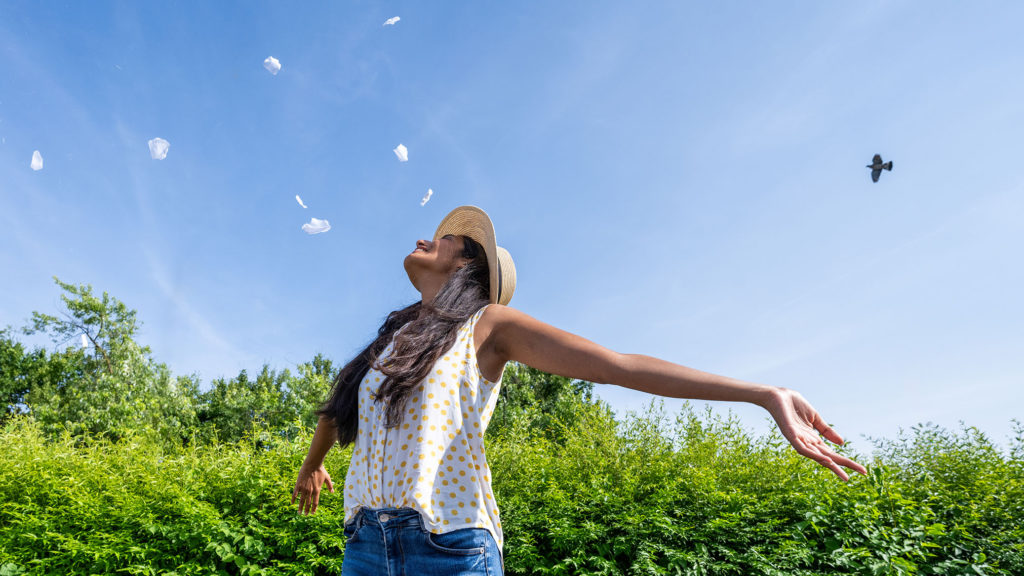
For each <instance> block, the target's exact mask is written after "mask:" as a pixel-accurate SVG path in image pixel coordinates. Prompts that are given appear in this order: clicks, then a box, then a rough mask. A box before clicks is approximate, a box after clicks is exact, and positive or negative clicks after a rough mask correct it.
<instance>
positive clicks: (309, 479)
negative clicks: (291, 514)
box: [292, 416, 338, 514]
mask: <svg viewBox="0 0 1024 576" xmlns="http://www.w3.org/2000/svg"><path fill="white" fill-rule="evenodd" d="M337 441H338V429H337V428H335V427H334V424H332V423H331V421H330V420H329V419H328V418H325V417H324V416H321V417H320V420H319V421H318V422H317V424H316V431H315V432H313V441H312V442H310V445H309V452H307V453H306V459H305V460H304V461H303V462H302V467H301V468H299V477H298V479H297V480H296V481H295V488H294V489H292V504H295V501H296V500H298V501H299V514H312V513H313V512H316V509H317V507H318V506H319V505H320V489H321V488H323V486H324V484H327V489H328V490H330V491H331V492H334V482H331V475H330V474H328V473H327V469H326V468H324V458H325V457H326V456H327V452H329V451H330V450H331V447H332V446H334V443H335V442H337Z"/></svg>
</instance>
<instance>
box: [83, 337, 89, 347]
mask: <svg viewBox="0 0 1024 576" xmlns="http://www.w3.org/2000/svg"><path fill="white" fill-rule="evenodd" d="M88 347H89V339H88V338H86V337H85V334H82V350H85V349H86V348H88Z"/></svg>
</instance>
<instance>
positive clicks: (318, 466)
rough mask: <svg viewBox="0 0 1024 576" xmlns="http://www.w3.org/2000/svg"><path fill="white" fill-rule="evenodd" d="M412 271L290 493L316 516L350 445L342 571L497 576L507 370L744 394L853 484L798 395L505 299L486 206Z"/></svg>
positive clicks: (443, 227)
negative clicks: (494, 450) (498, 416)
mask: <svg viewBox="0 0 1024 576" xmlns="http://www.w3.org/2000/svg"><path fill="white" fill-rule="evenodd" d="M405 270H406V273H407V274H408V276H409V280H410V281H412V284H413V286H415V287H416V289H417V290H419V292H420V294H421V296H422V300H421V301H420V302H416V303H414V304H412V305H410V306H408V307H406V308H403V309H401V310H396V311H394V312H392V313H391V314H390V315H388V318H387V320H386V321H385V322H384V324H383V325H382V326H381V327H380V329H379V330H378V332H377V338H376V340H374V341H373V342H372V343H371V344H370V345H369V346H368V347H367V348H366V349H365V350H363V351H362V352H361V353H360V354H359V355H358V356H356V357H355V359H353V360H352V361H351V362H349V363H348V364H347V365H346V366H345V367H344V368H343V369H342V370H341V372H340V373H339V374H338V376H337V378H336V379H335V381H334V387H333V390H332V393H331V397H330V399H329V400H328V401H327V403H326V404H325V405H324V406H323V408H322V409H321V410H320V412H319V414H320V420H319V423H318V424H317V428H316V432H315V433H314V434H313V441H312V445H311V446H310V449H309V453H308V454H307V456H306V459H305V462H303V464H302V468H301V469H300V470H299V477H298V481H297V482H296V483H295V490H294V491H293V493H292V503H293V504H294V503H295V501H296V500H298V501H299V511H300V513H305V514H309V513H312V512H315V511H316V508H317V504H318V502H319V495H320V490H321V488H322V487H323V485H324V484H326V485H327V487H328V489H330V491H331V492H333V491H334V485H333V483H332V482H331V477H330V475H329V474H328V473H327V471H326V470H325V469H324V467H323V460H324V456H326V454H327V452H328V450H330V448H331V447H332V446H333V445H334V443H335V442H337V443H339V444H341V445H342V446H345V445H347V444H349V443H354V444H355V446H354V448H353V452H352V461H351V464H350V466H349V470H348V475H347V476H346V479H345V486H344V495H345V496H344V498H345V535H346V536H347V542H346V547H345V559H344V562H343V567H342V573H343V574H345V575H346V576H348V575H362V574H368V575H369V574H501V573H502V571H503V570H502V557H501V547H502V530H501V521H500V519H499V515H498V508H497V505H496V503H495V501H494V494H493V493H492V491H491V478H490V469H489V468H488V465H487V460H486V458H485V454H484V445H483V436H484V431H485V430H486V428H487V423H488V421H489V420H490V416H491V413H492V412H493V410H494V406H495V404H496V403H497V400H498V389H499V386H500V382H501V376H502V373H503V371H504V367H505V364H506V363H507V362H509V361H515V362H521V363H523V364H526V365H528V366H532V367H534V368H537V369H539V370H542V371H544V372H549V373H552V374H558V375H561V376H568V377H570V378H578V379H581V380H588V381H590V382H597V383H608V384H618V385H620V386H626V387H629V388H633V389H636V390H642V391H644V392H650V393H652V394H658V395H661V396H670V397H674V398H694V399H700V400H727V401H740V402H751V403H754V404H757V405H759V406H762V407H763V408H765V409H766V410H768V412H769V413H770V414H771V415H772V417H773V418H774V419H775V422H776V423H777V424H778V426H779V429H780V430H781V432H782V434H783V435H784V436H785V437H786V439H788V440H789V442H790V443H791V444H792V445H793V447H794V448H796V450H797V452H799V453H800V454H802V455H804V456H806V457H808V458H810V459H812V460H814V461H816V462H818V463H819V464H821V465H823V466H825V467H827V468H829V469H830V470H832V471H833V472H835V473H836V474H837V475H838V476H839V477H840V478H842V479H843V480H848V479H849V477H848V476H847V474H846V472H845V471H844V470H843V469H842V467H847V468H850V469H852V470H855V471H857V472H859V473H861V474H866V470H865V469H864V467H863V466H861V465H860V464H857V463H856V462H854V461H852V460H850V459H848V458H845V457H843V456H841V455H839V454H836V453H835V452H834V451H833V450H832V449H831V448H830V447H829V446H828V445H826V444H825V442H823V441H822V439H821V436H819V434H820V435H823V436H824V437H825V438H826V439H828V440H830V441H832V442H834V443H836V444H842V443H843V440H842V438H840V437H839V435H838V434H836V433H835V432H834V431H833V430H832V429H831V428H830V427H829V426H828V425H826V424H825V421H824V420H823V419H822V418H821V416H819V415H818V413H817V412H816V411H815V410H814V408H812V407H811V405H810V404H809V403H807V401H806V400H804V399H803V397H801V396H800V394H798V393H797V392H794V391H792V390H787V389H785V388H777V387H773V386H764V385H758V384H751V383H747V382H742V381H739V380H734V379H731V378H726V377H723V376H716V375H714V374H708V373H706V372H701V371H698V370H694V369H692V368H686V367H684V366H680V365H677V364H672V363H671V362H666V361H664V360H659V359H657V358H651V357H649V356H641V355H635V354H619V353H616V352H613V351H611V350H608V349H607V348H603V347H601V346H599V345H597V344H595V343H593V342H590V341H588V340H586V339H584V338H581V337H579V336H576V335H574V334H570V333H568V332H564V331H562V330H559V329H557V328H555V327H553V326H549V325H547V324H545V323H543V322H540V321H539V320H535V319H533V318H531V317H529V316H527V315H526V314H523V313H522V312H519V311H517V310H515V309H513V308H509V307H507V306H505V305H506V304H508V302H509V300H510V299H511V298H512V293H513V292H514V291H515V281H516V275H515V267H514V265H513V263H512V257H511V256H510V255H509V253H508V251H506V250H505V249H504V248H501V247H499V246H498V245H497V243H496V240H495V235H494V227H493V225H492V224H491V220H490V219H489V218H488V217H487V214H485V213H484V212H483V210H480V209H479V208H476V207H473V206H462V207H459V208H456V209H455V210H453V211H452V212H451V213H449V214H448V215H447V216H446V217H445V218H444V220H443V221H442V222H441V224H440V225H439V226H438V228H437V231H436V232H435V233H434V239H433V241H431V242H427V241H425V240H419V241H417V242H416V249H415V250H414V251H413V252H412V253H411V254H409V255H408V256H406V257H405Z"/></svg>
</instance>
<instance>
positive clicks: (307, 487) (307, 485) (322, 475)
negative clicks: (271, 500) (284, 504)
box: [292, 464, 334, 515]
mask: <svg viewBox="0 0 1024 576" xmlns="http://www.w3.org/2000/svg"><path fill="white" fill-rule="evenodd" d="M324 483H327V489H328V490H330V491H331V492H332V493H333V492H334V483H333V482H331V475H330V474H328V473H327V469H326V468H324V466H323V464H321V465H320V466H319V467H318V468H316V469H315V470H314V469H308V468H306V467H305V466H303V467H302V468H299V478H298V480H296V481H295V489H294V490H292V504H295V500H296V499H298V500H299V514H307V515H308V514H312V513H313V512H316V508H317V506H318V505H319V504H320V490H321V489H322V488H323V485H324Z"/></svg>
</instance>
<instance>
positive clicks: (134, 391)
mask: <svg viewBox="0 0 1024 576" xmlns="http://www.w3.org/2000/svg"><path fill="white" fill-rule="evenodd" d="M54 281H55V282H56V283H57V285H58V286H59V287H60V288H61V290H62V291H63V294H61V301H62V302H63V305H64V310H62V311H61V313H60V316H53V315H49V314H43V313H40V312H33V313H32V319H31V325H30V326H28V327H26V328H25V329H24V332H25V333H26V334H36V333H42V334H46V335H47V336H49V337H50V339H51V340H52V341H53V343H54V344H55V345H56V347H57V350H56V351H54V352H53V353H50V354H47V353H46V351H45V350H36V351H34V352H32V353H29V354H27V355H26V354H24V352H23V351H22V359H21V362H20V364H19V365H18V366H17V367H16V368H15V369H16V370H17V372H16V374H17V375H18V376H16V377H15V378H13V380H14V381H16V382H20V384H19V386H21V387H22V388H23V391H21V396H20V399H21V400H22V402H23V403H24V405H25V406H26V407H27V410H28V412H29V413H30V414H31V415H32V416H33V417H34V418H36V419H37V420H39V421H40V422H41V423H42V424H43V426H44V428H45V429H47V430H48V431H50V432H56V431H59V430H67V431H69V432H71V433H72V434H99V435H107V436H113V437H119V436H122V435H124V434H126V433H128V432H129V431H132V430H134V431H138V430H152V431H156V432H158V433H164V434H168V435H170V436H181V435H187V434H188V433H189V429H190V428H191V427H193V426H194V424H195V406H194V404H195V396H196V393H197V388H198V383H197V381H196V380H195V378H193V377H178V378H175V377H173V376H172V375H171V372H170V370H169V369H168V368H167V366H166V365H164V364H161V363H158V362H156V361H155V360H154V359H153V358H152V356H151V352H150V349H149V347H148V346H140V345H139V344H138V343H137V342H136V341H135V339H134V338H135V335H136V334H137V332H138V328H139V323H138V321H137V320H136V312H135V310H132V309H130V308H128V306H126V305H125V304H124V303H123V302H121V301H120V300H118V299H116V298H114V297H112V296H110V295H109V294H107V293H106V292H104V293H103V294H102V296H97V295H95V294H94V293H93V290H92V286H90V285H85V284H83V285H74V284H69V283H66V282H61V281H60V279H58V278H54ZM82 337H84V344H85V346H82V345H81V344H79V342H80V341H81V339H82ZM69 342H74V343H73V344H71V345H70V346H66V345H67V344H68V343H69ZM62 347H63V349H62ZM9 348H11V350H10V354H11V356H12V357H13V356H15V355H16V354H17V350H15V349H14V347H9ZM5 380H6V377H5ZM15 388H17V386H15Z"/></svg>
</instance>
